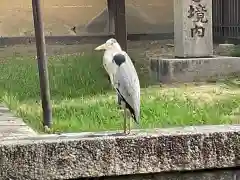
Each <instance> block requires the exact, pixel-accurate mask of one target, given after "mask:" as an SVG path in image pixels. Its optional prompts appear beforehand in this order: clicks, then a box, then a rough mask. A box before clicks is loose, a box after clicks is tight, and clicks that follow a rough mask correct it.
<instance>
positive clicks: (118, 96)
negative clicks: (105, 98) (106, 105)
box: [117, 93, 121, 106]
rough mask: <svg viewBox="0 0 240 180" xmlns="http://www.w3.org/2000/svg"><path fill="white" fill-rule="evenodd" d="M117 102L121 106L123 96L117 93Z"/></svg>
mask: <svg viewBox="0 0 240 180" xmlns="http://www.w3.org/2000/svg"><path fill="white" fill-rule="evenodd" d="M117 102H118V105H119V106H121V96H120V95H119V94H118V93H117Z"/></svg>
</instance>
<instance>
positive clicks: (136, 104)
mask: <svg viewBox="0 0 240 180" xmlns="http://www.w3.org/2000/svg"><path fill="white" fill-rule="evenodd" d="M115 82H116V88H117V89H118V91H119V92H120V94H121V96H123V98H124V99H125V100H126V101H127V103H128V104H129V105H130V106H131V107H132V108H133V109H134V111H135V116H136V119H137V120H138V119H139V115H140V84H139V79H138V76H137V73H136V70H135V68H134V66H131V65H130V64H129V63H124V64H122V65H121V66H120V67H119V68H118V70H117V72H116V81H115Z"/></svg>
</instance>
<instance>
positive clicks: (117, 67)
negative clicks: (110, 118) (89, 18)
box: [96, 38, 140, 133]
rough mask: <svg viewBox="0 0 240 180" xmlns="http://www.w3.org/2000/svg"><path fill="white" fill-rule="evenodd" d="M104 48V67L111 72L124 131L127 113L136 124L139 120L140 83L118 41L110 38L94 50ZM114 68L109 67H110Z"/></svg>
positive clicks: (125, 130) (130, 61) (125, 129)
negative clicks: (120, 108) (121, 108)
mask: <svg viewBox="0 0 240 180" xmlns="http://www.w3.org/2000/svg"><path fill="white" fill-rule="evenodd" d="M100 49H105V54H104V56H105V58H106V60H105V62H107V63H109V66H107V68H109V69H106V68H105V69H106V71H107V72H110V73H112V74H111V76H110V78H111V83H112V85H113V87H114V88H115V90H116V91H117V94H118V97H119V103H120V105H122V107H123V110H124V133H126V132H127V114H128V112H130V114H131V117H132V118H133V120H134V121H135V123H136V124H139V120H140V83H139V78H138V75H137V72H136V69H135V67H134V65H133V63H132V60H131V59H130V57H129V56H128V54H127V53H126V52H125V51H122V49H121V47H120V45H119V44H118V42H117V41H116V40H115V39H113V38H111V39H109V40H108V41H107V42H106V43H105V44H103V45H100V46H98V47H97V48H96V50H100ZM106 52H107V53H106ZM111 67H112V68H114V69H110V68H111ZM128 124H129V133H130V129H131V120H130V119H129V123H128Z"/></svg>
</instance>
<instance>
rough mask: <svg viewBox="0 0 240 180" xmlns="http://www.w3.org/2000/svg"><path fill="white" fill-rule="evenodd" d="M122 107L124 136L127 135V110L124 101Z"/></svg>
mask: <svg viewBox="0 0 240 180" xmlns="http://www.w3.org/2000/svg"><path fill="white" fill-rule="evenodd" d="M122 106H123V118H124V122H123V132H124V134H126V133H127V109H126V104H125V102H124V101H122Z"/></svg>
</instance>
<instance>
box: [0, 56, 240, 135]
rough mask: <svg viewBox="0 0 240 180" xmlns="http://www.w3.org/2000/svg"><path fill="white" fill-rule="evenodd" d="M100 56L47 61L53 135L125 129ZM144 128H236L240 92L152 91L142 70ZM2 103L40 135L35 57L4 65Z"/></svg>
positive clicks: (0, 68)
mask: <svg viewBox="0 0 240 180" xmlns="http://www.w3.org/2000/svg"><path fill="white" fill-rule="evenodd" d="M101 62H102V60H101V56H100V55H99V54H95V55H84V56H77V55H66V56H54V57H50V58H49V76H50V87H51V98H52V108H53V122H54V124H53V130H54V131H55V132H56V131H57V132H81V131H102V130H116V129H122V128H123V127H122V124H123V119H122V114H121V113H120V112H119V110H118V109H117V105H116V95H115V93H114V92H113V91H112V89H111V87H110V85H109V84H108V81H107V79H106V77H105V76H104V69H103V67H102V64H101ZM137 69H138V72H139V76H140V81H141V87H142V96H141V103H142V104H141V106H142V108H141V127H142V128H155V127H170V126H185V125H201V124H223V123H226V124H231V123H237V122H238V112H239V110H238V107H239V104H240V90H238V88H237V87H231V86H228V85H226V84H209V85H202V86H194V85H187V86H186V85H181V86H179V87H175V88H169V87H160V86H158V87H156V86H155V87H150V86H148V84H147V82H148V81H147V75H146V74H145V73H143V72H144V70H143V68H142V65H141V64H139V62H138V66H137ZM0 72H1V76H0V98H1V101H2V102H4V103H6V104H7V105H8V107H9V108H10V109H11V110H12V111H13V112H15V113H16V115H18V116H20V117H22V118H23V119H24V120H25V122H26V123H28V124H29V125H30V126H31V127H33V128H34V129H35V130H37V131H39V132H41V131H42V123H41V121H42V112H41V103H40V96H39V80H38V71H37V62H36V60H35V59H34V57H27V56H26V57H21V56H14V57H8V58H6V59H5V60H4V61H1V64H0Z"/></svg>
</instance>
